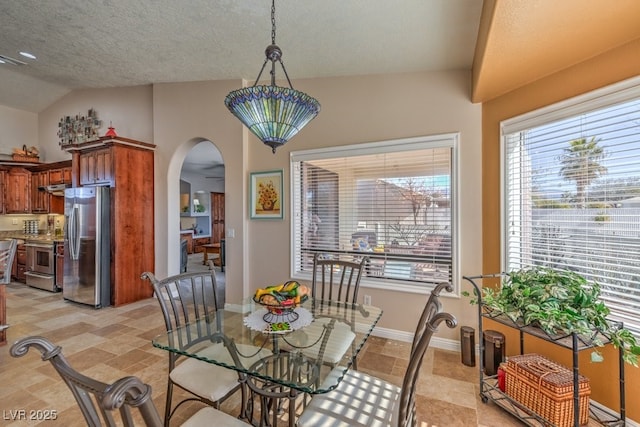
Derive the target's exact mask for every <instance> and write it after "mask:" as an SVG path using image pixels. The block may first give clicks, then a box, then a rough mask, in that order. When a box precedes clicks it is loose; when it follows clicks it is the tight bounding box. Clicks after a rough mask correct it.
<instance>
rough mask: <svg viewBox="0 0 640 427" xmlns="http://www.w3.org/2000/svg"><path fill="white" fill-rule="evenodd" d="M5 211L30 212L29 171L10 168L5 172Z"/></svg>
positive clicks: (9, 212) (14, 212)
mask: <svg viewBox="0 0 640 427" xmlns="http://www.w3.org/2000/svg"><path fill="white" fill-rule="evenodd" d="M4 178H5V179H4V181H5V182H4V184H5V185H4V187H5V193H4V194H5V200H4V202H5V213H8V214H12V213H13V214H25V213H30V212H31V172H29V171H28V170H26V169H24V168H11V169H9V170H8V171H7V172H6V173H5V177H4Z"/></svg>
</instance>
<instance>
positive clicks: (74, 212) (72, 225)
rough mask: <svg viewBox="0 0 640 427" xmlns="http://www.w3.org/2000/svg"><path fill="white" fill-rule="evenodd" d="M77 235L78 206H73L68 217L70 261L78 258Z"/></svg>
mask: <svg viewBox="0 0 640 427" xmlns="http://www.w3.org/2000/svg"><path fill="white" fill-rule="evenodd" d="M78 234H79V233H78V205H77V204H75V205H73V209H71V213H70V215H69V250H70V251H71V259H73V260H76V261H77V260H78V259H79V256H80V251H79V250H78V248H79V246H80V242H79V241H78V240H79V239H78V237H79V236H78Z"/></svg>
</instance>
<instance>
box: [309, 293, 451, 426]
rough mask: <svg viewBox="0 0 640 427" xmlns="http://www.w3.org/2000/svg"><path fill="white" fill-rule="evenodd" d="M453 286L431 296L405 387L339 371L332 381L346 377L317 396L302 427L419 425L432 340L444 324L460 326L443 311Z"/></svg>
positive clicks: (412, 349) (412, 347)
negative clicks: (418, 402) (420, 383)
mask: <svg viewBox="0 0 640 427" xmlns="http://www.w3.org/2000/svg"><path fill="white" fill-rule="evenodd" d="M444 289H446V290H447V291H448V292H452V291H453V288H452V287H451V285H450V284H449V283H441V284H439V285H438V286H436V287H435V289H434V290H433V291H432V292H431V295H430V296H429V299H428V300H427V304H426V305H425V307H424V309H423V311H422V315H421V316H420V320H419V321H418V325H417V327H416V331H415V335H414V337H413V343H412V345H411V353H410V357H409V365H408V367H407V370H406V372H405V374H404V378H403V381H402V387H398V386H396V385H394V384H391V383H389V382H387V381H384V380H382V379H380V378H376V377H373V376H371V375H367V374H365V373H363V372H358V371H355V370H352V369H351V370H349V371H347V373H346V374H344V369H343V368H335V369H334V370H333V371H332V372H331V373H330V376H331V377H332V378H329V380H331V379H333V380H335V377H336V376H341V375H344V378H343V379H342V380H341V381H340V383H339V384H338V386H337V387H336V388H335V389H334V390H332V391H330V392H328V393H325V394H317V395H314V396H313V398H312V399H311V401H310V402H309V404H308V405H307V407H306V408H304V409H303V411H302V414H301V415H300V417H299V418H298V423H297V426H298V427H317V426H330V427H358V426H362V427H365V426H367V427H370V426H377V427H386V426H389V427H414V426H415V425H416V423H417V419H416V408H415V400H414V396H415V389H416V382H417V380H418V375H419V373H420V367H421V366H422V361H423V358H424V355H425V353H426V351H427V348H428V347H429V342H430V341H431V337H432V336H433V334H434V333H435V332H436V331H437V329H438V326H439V325H440V323H441V322H443V321H444V322H445V323H446V325H447V326H448V327H449V328H454V327H456V325H457V320H456V318H455V317H454V316H453V315H451V314H449V313H445V312H443V311H442V305H441V303H440V300H439V295H440V292H442V290H444Z"/></svg>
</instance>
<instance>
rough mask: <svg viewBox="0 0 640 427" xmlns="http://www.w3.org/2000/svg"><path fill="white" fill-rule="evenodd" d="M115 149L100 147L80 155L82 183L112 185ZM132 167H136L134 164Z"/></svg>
mask: <svg viewBox="0 0 640 427" xmlns="http://www.w3.org/2000/svg"><path fill="white" fill-rule="evenodd" d="M112 156H113V150H112V148H100V149H94V150H90V151H88V152H83V153H82V154H80V156H79V157H78V163H79V166H80V167H79V170H80V185H103V184H106V185H111V184H112V183H113V182H112V181H113V157H112ZM130 166H131V167H135V166H134V165H133V164H132V165H130Z"/></svg>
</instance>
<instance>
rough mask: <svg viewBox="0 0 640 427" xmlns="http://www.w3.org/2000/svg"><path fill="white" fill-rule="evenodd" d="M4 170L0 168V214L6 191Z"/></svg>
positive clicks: (2, 212) (2, 209) (2, 211)
mask: <svg viewBox="0 0 640 427" xmlns="http://www.w3.org/2000/svg"><path fill="white" fill-rule="evenodd" d="M5 174H6V172H5V171H3V170H0V214H4V212H5V211H4V199H5V197H6V193H5V191H4V180H5V178H4V176H5Z"/></svg>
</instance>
